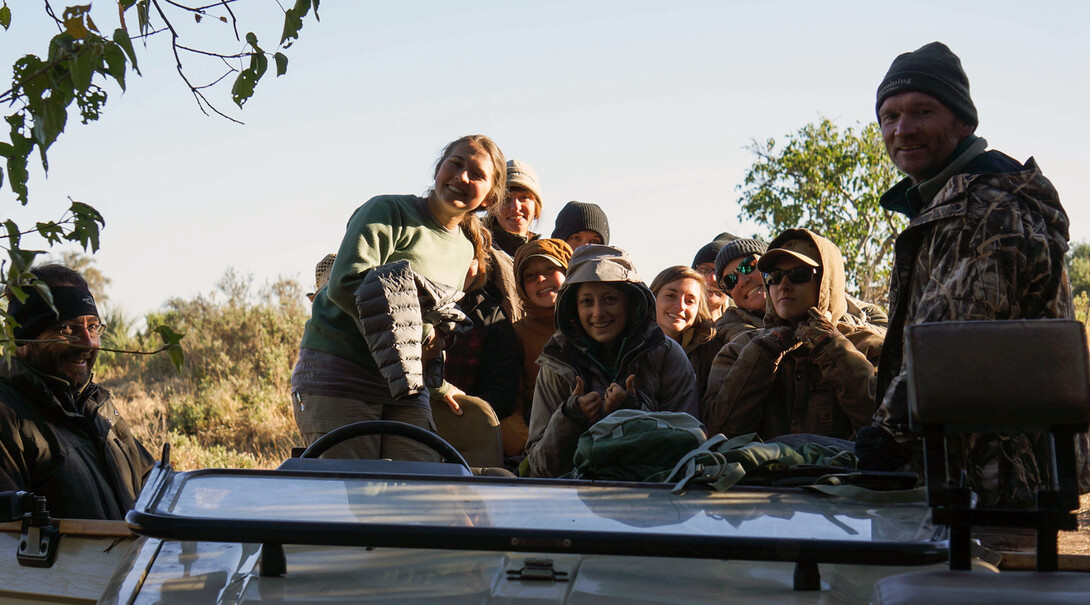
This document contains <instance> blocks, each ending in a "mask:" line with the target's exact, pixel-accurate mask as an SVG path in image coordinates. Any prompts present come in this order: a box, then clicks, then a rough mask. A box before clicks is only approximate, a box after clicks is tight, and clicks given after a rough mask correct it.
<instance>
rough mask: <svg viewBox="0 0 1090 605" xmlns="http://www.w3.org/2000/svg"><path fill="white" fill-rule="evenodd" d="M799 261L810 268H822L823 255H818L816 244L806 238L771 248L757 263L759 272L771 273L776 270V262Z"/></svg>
mask: <svg viewBox="0 0 1090 605" xmlns="http://www.w3.org/2000/svg"><path fill="white" fill-rule="evenodd" d="M785 256H786V257H791V258H795V259H798V260H799V261H801V262H802V263H803V264H804V265H807V266H809V267H815V268H820V267H821V254H820V253H818V249H817V246H815V245H814V242H813V241H812V240H811V239H810V238H808V237H805V236H802V237H795V238H792V239H789V240H787V241H785V242H783V243H781V244H780V245H779V246H777V247H775V248H769V250H768V252H765V253H764V255H763V256H761V258H760V259H759V260H758V261H757V270H758V271H771V270H773V269H775V268H776V262H777V261H778V260H779V259H781V258H784V257H785Z"/></svg>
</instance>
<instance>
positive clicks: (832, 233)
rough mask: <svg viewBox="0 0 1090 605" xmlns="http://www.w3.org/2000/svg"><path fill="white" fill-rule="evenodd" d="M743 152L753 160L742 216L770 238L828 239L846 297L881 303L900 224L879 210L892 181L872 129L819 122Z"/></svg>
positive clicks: (743, 194)
mask: <svg viewBox="0 0 1090 605" xmlns="http://www.w3.org/2000/svg"><path fill="white" fill-rule="evenodd" d="M748 149H749V150H750V151H752V152H753V154H754V155H755V156H756V161H755V162H754V163H753V165H752V166H751V167H750V168H749V170H748V171H747V172H746V176H745V182H744V184H743V185H739V190H741V199H740V204H741V207H742V215H743V216H744V217H746V218H748V219H752V220H755V221H756V222H758V223H759V224H761V225H764V226H765V227H767V228H768V230H769V235H770V236H771V237H774V236H775V235H776V234H778V233H780V232H781V231H783V230H785V229H790V228H796V227H802V228H806V229H810V230H812V231H814V232H816V233H818V234H820V235H822V236H824V237H827V238H828V239H830V240H832V241H833V242H834V243H835V244H836V245H837V246H838V247H839V248H840V251H841V252H842V253H843V255H844V262H845V270H846V271H847V275H848V288H849V291H850V292H851V293H852V294H855V295H857V296H859V297H861V298H863V299H864V300H868V301H871V302H885V300H886V297H887V288H888V281H889V267H890V266H891V265H892V252H893V242H894V240H895V238H896V236H897V234H898V233H900V231H901V230H902V229H903V228H904V226H905V221H904V220H903V219H902V218H901V217H899V216H898V215H896V214H894V213H890V212H887V211H885V210H884V209H882V208H881V206H879V204H878V200H879V198H880V197H881V195H882V193H884V192H885V191H886V190H887V189H889V188H890V187H891V186H893V184H894V183H896V182H897V180H898V178H899V176H898V173H897V169H896V167H895V166H894V165H893V162H892V161H890V159H889V157H888V156H887V155H886V151H885V146H884V144H883V143H882V138H881V132H880V130H879V128H878V126H877V124H867V125H865V126H864V125H857V127H856V128H852V127H849V128H845V129H844V130H840V129H838V128H837V126H836V125H835V124H834V123H833V122H832V121H830V120H828V119H822V120H821V121H819V122H815V123H812V124H807V125H806V126H803V127H802V128H801V129H799V130H798V132H794V133H790V134H788V135H786V136H785V137H784V140H783V141H782V142H779V141H777V140H776V139H772V138H770V139H768V140H767V141H765V142H764V143H759V142H757V141H753V142H752V144H751V145H750V146H749V147H748ZM766 237H768V236H766Z"/></svg>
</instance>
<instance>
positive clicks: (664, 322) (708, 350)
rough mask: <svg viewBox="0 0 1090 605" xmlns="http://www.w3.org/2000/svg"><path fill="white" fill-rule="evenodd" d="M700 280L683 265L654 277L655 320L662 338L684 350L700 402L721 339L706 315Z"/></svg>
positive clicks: (705, 303)
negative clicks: (672, 341)
mask: <svg viewBox="0 0 1090 605" xmlns="http://www.w3.org/2000/svg"><path fill="white" fill-rule="evenodd" d="M704 284H705V281H704V276H703V275H701V274H700V273H699V272H698V271H696V270H695V269H690V268H689V267H686V266H684V265H676V266H673V267H669V268H667V269H665V270H663V271H662V272H661V273H659V274H658V275H657V276H655V279H654V280H652V282H651V293H652V294H654V295H655V320H656V322H657V323H658V325H659V327H660V328H662V331H663V333H664V334H666V336H668V337H670V338H672V339H673V340H675V341H676V342H677V343H678V344H680V345H681V347H682V349H684V350H685V355H687V356H688V357H689V362H690V363H692V364H693V371H695V372H696V386H697V394H698V395H699V396H700V397H701V398H703V396H704V389H705V387H706V386H707V382H708V372H709V371H711V366H712V361H713V360H714V359H715V354H716V353H718V352H719V348H720V347H722V346H723V339H722V337H720V336H719V333H718V330H717V328H716V327H715V326H714V325H713V322H712V318H711V314H710V313H709V311H708V301H707V297H706V293H705V285H704Z"/></svg>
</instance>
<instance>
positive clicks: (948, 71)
mask: <svg viewBox="0 0 1090 605" xmlns="http://www.w3.org/2000/svg"><path fill="white" fill-rule="evenodd" d="M912 91H916V92H922V93H925V94H928V95H931V96H932V97H935V98H936V99H938V100H939V102H940V103H942V104H943V105H945V106H946V107H948V108H949V109H950V111H952V112H954V115H956V116H957V117H959V118H961V120H962V121H963V122H965V123H966V124H969V125H971V126H973V127H974V128H976V125H977V124H978V123H979V120H978V119H977V115H976V106H975V105H973V99H972V98H971V97H970V96H969V76H967V75H965V70H964V69H962V68H961V59H959V58H958V56H957V55H955V54H954V53H953V51H951V50H950V49H949V48H947V46H946V45H945V44H943V43H942V42H932V43H930V44H925V45H923V46H921V47H920V48H918V49H916V50H915V51H914V52H910V53H904V54H901V55H898V56H897V58H896V59H894V60H893V64H892V65H890V66H889V71H887V72H886V77H884V78H882V83H881V84H879V85H878V101H877V103H875V105H874V112H875V113H878V110H880V109H881V108H882V103H883V102H885V100H886V99H888V98H889V97H892V96H893V95H898V94H901V93H902V92H912ZM880 119H881V116H879V120H880Z"/></svg>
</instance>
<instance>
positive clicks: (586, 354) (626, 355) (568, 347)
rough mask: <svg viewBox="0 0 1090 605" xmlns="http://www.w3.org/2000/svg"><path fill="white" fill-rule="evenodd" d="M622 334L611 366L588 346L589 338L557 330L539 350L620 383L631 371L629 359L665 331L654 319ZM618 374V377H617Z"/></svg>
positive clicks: (575, 367)
mask: <svg viewBox="0 0 1090 605" xmlns="http://www.w3.org/2000/svg"><path fill="white" fill-rule="evenodd" d="M624 338H625V342H624V344H623V345H622V347H623V348H622V349H621V351H619V352H618V354H617V363H616V364H615V365H614V368H613V369H608V368H606V365H605V364H604V363H603V362H602V360H601V359H600V358H599V356H598V354H597V352H596V351H595V350H594V349H593V348H592V347H590V346H588V344H587V340H589V339H584V338H571V337H569V336H568V335H566V334H564V333H563V332H560V331H559V330H558V331H557V332H556V333H555V334H553V337H552V338H551V339H550V340H549V342H548V343H547V344H546V345H545V348H544V350H543V351H542V354H543V355H545V354H548V355H549V356H550V357H552V358H553V359H555V360H557V361H559V362H560V363H563V364H566V365H568V366H570V367H572V368H573V369H576V372H577V373H578V368H584V369H591V368H593V369H596V370H597V371H598V372H599V373H601V374H602V375H603V376H605V378H606V379H607V380H609V381H611V382H617V383H618V384H623V383H624V379H625V378H626V377H627V376H628V374H630V373H631V372H628V367H629V365H631V363H632V360H634V359H635V358H636V357H638V356H639V355H640V354H641V353H643V352H644V351H646V350H647V349H650V348H652V347H654V346H655V345H657V344H660V343H661V342H662V341H663V340H664V339H665V338H666V335H665V334H663V333H662V330H661V329H659V326H658V324H657V323H655V322H651V323H650V325H645V326H644V329H643V330H637V331H635V332H628V333H627V334H625V336H624ZM611 374H612V375H611ZM618 377H619V378H620V380H618Z"/></svg>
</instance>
